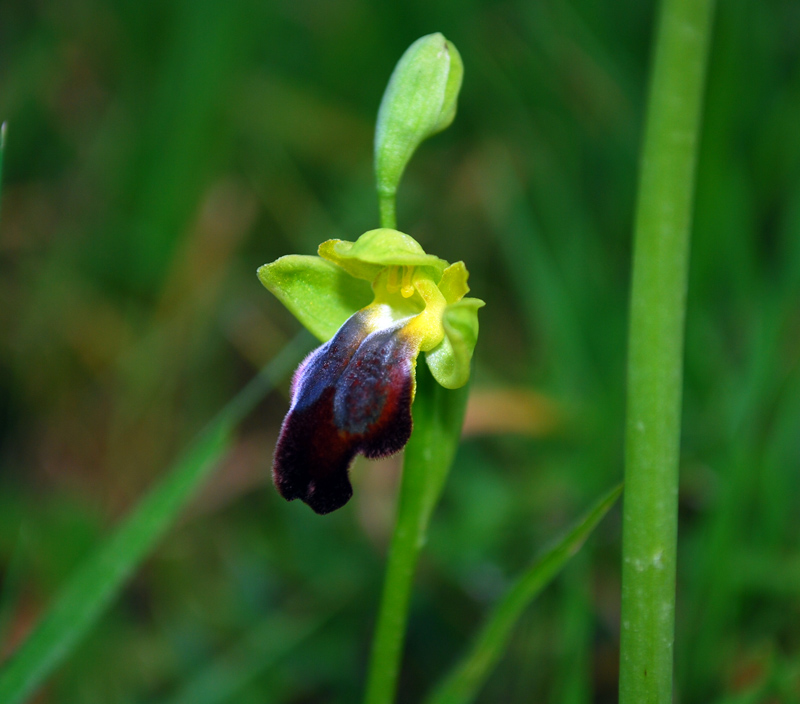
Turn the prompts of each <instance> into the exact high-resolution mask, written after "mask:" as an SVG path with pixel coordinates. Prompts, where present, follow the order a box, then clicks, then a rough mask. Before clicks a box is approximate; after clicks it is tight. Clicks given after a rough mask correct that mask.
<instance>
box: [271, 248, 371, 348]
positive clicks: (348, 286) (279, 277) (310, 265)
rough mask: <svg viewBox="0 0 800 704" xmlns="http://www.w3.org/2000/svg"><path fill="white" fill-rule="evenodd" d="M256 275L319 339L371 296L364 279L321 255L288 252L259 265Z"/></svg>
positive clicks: (331, 333)
mask: <svg viewBox="0 0 800 704" xmlns="http://www.w3.org/2000/svg"><path fill="white" fill-rule="evenodd" d="M258 278H259V280H260V281H261V283H262V284H264V286H265V287H266V288H267V289H268V290H269V291H270V292H271V293H273V294H274V295H275V297H276V298H277V299H278V300H279V301H280V302H281V303H283V305H285V306H286V307H287V308H288V309H289V311H290V312H291V313H292V314H293V315H294V316H295V318H297V319H298V320H299V321H300V322H301V323H302V324H303V326H304V327H306V328H307V329H308V330H309V331H310V332H311V334H312V335H314V336H315V337H317V338H319V339H320V340H322V342H326V341H327V340H330V338H332V337H333V336H334V335H335V334H336V331H337V330H338V329H339V328H340V327H341V326H342V324H343V323H344V322H345V321H346V320H347V319H348V318H349V317H350V316H351V315H353V313H356V312H357V311H359V310H361V309H362V308H364V307H365V306H367V305H369V304H370V303H371V302H372V298H373V293H372V288H371V287H370V285H369V284H368V283H367V282H366V281H362V280H361V279H357V278H353V277H352V276H350V274H349V273H348V272H346V271H345V270H344V269H342V268H341V267H338V266H336V265H335V264H332V263H331V262H329V261H326V260H325V259H322V258H320V257H314V256H304V255H300V254H289V255H287V256H285V257H281V258H280V259H276V260H275V261H274V262H272V263H271V264H264V266H262V267H259V269H258Z"/></svg>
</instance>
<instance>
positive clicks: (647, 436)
mask: <svg viewBox="0 0 800 704" xmlns="http://www.w3.org/2000/svg"><path fill="white" fill-rule="evenodd" d="M712 9H713V0H663V2H662V6H661V15H660V18H659V25H658V31H657V37H656V47H655V58H654V66H653V74H652V83H651V86H650V96H649V103H648V108H647V119H646V126H645V135H644V144H643V151H642V162H641V173H640V177H639V192H638V203H637V212H636V225H635V240H634V256H633V282H632V287H631V313H630V315H631V317H630V331H629V339H628V407H627V420H626V441H625V503H624V511H623V565H622V616H621V618H622V629H621V644H620V648H621V651H620V702H622V703H623V704H646V703H649V702H660V703H663V704H667V703H668V702H671V701H672V671H673V641H674V631H675V561H676V552H677V517H678V516H677V509H678V457H679V445H680V417H681V387H682V378H683V374H682V359H683V338H684V318H685V308H686V277H687V270H688V258H689V230H690V225H691V220H692V199H693V191H694V172H695V162H696V157H697V146H698V135H699V126H700V115H701V105H702V96H703V87H704V83H705V73H706V57H707V54H708V46H709V39H710V35H711V19H712Z"/></svg>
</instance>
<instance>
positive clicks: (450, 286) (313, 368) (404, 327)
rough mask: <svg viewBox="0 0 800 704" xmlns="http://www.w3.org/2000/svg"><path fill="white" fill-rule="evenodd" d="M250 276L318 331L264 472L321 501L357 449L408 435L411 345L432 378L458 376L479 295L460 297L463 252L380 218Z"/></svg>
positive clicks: (343, 497)
mask: <svg viewBox="0 0 800 704" xmlns="http://www.w3.org/2000/svg"><path fill="white" fill-rule="evenodd" d="M258 276H259V279H260V280H261V282H262V283H263V284H264V286H266V287H267V289H269V290H270V291H271V292H272V293H273V294H275V295H276V296H277V297H278V299H279V300H280V301H281V302H282V303H283V304H284V305H285V306H286V307H287V308H288V309H289V310H290V311H291V312H292V313H293V314H294V315H295V316H296V317H297V318H298V320H300V322H301V323H303V325H305V326H306V327H307V328H308V329H309V330H310V331H311V332H312V333H313V334H314V335H316V336H317V337H318V338H319V339H320V340H321V341H323V342H324V344H323V345H322V346H320V347H318V348H317V349H315V350H314V351H313V352H311V354H309V355H308V357H306V359H305V360H304V361H303V362H302V363H301V364H300V366H299V367H298V369H297V371H296V372H295V375H294V378H293V380H292V387H291V406H290V408H289V412H288V413H287V415H286V418H285V419H284V421H283V426H282V427H281V432H280V437H279V439H278V444H277V446H276V448H275V457H274V462H273V468H272V476H273V479H274V481H275V486H276V487H277V489H278V491H279V492H280V494H281V495H282V496H283V497H284V498H285V499H287V500H289V501H291V500H292V499H298V498H299V499H301V500H303V501H304V502H305V503H307V504H308V505H309V506H310V507H311V508H312V509H313V510H314V511H316V512H317V513H320V514H324V513H329V512H330V511H334V510H336V509H337V508H340V507H341V506H343V505H344V504H345V503H347V501H348V500H349V499H350V497H351V496H352V493H353V489H352V486H351V485H350V480H349V478H348V468H349V466H350V463H351V462H352V460H353V458H354V457H355V456H356V455H357V454H363V455H365V456H366V457H371V458H374V457H383V456H385V455H390V454H393V453H395V452H398V451H400V450H401V449H402V448H403V447H404V446H405V444H406V442H407V441H408V438H409V437H410V435H411V429H412V421H411V404H412V402H413V400H414V392H415V369H416V362H417V357H418V355H419V353H420V352H424V353H425V357H426V361H427V364H428V367H429V368H430V370H431V374H432V375H433V377H434V379H436V381H437V382H438V383H439V384H441V385H442V386H444V387H446V388H449V389H455V388H458V387H460V386H463V385H464V384H466V382H467V380H468V379H469V373H470V360H471V359H472V351H473V349H474V347H475V342H476V340H477V336H478V315H477V311H478V308H480V307H481V306H483V301H480V300H478V299H477V298H465V295H466V294H467V292H468V291H469V287H468V286H467V277H468V273H467V269H466V267H465V266H464V263H463V262H456V263H455V264H449V263H448V262H446V261H444V260H443V259H439V258H438V257H435V256H433V255H430V254H426V253H425V251H424V250H423V249H422V247H421V246H420V245H419V244H418V243H417V242H416V241H415V240H414V239H413V238H412V237H410V236H409V235H406V234H403V233H402V232H398V231H397V230H391V229H387V228H383V229H378V230H371V231H369V232H366V233H364V234H363V235H362V236H361V237H359V238H358V240H356V241H355V242H346V241H343V240H328V241H327V242H323V243H322V244H321V245H320V246H319V256H318V257H313V256H300V255H289V256H285V257H281V258H280V259H278V260H277V261H275V262H273V263H272V264H265V265H264V266H262V267H261V268H260V269H259V270H258ZM370 300H371V302H370Z"/></svg>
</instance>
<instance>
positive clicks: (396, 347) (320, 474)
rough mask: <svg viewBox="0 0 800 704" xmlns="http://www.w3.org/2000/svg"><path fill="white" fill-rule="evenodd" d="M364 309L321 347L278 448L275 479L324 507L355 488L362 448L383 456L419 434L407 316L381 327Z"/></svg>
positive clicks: (285, 492)
mask: <svg viewBox="0 0 800 704" xmlns="http://www.w3.org/2000/svg"><path fill="white" fill-rule="evenodd" d="M374 317H375V313H374V311H371V310H370V309H369V308H367V309H365V310H362V311H360V312H358V313H356V314H355V315H353V316H352V317H351V318H350V319H348V320H347V322H345V324H344V325H342V327H341V328H340V330H339V332H337V333H336V335H335V336H334V337H333V338H331V340H329V341H328V342H326V343H325V344H324V345H322V346H321V347H319V348H317V349H316V350H314V351H313V352H312V353H311V354H310V355H309V356H308V357H307V358H306V360H305V361H304V362H303V363H302V364H301V365H300V367H299V368H298V370H297V372H296V373H295V376H294V380H293V382H292V405H291V408H290V409H289V413H288V414H287V416H286V418H285V420H284V421H283V426H282V427H281V434H280V438H279V439H278V444H277V447H276V448H275V461H274V463H273V470H272V474H273V479H274V480H275V486H276V487H277V488H278V491H279V492H280V493H281V495H282V496H283V497H284V498H285V499H287V500H289V501H291V500H292V499H298V498H299V499H301V500H303V501H304V502H305V503H307V504H308V505H309V506H310V507H311V508H312V509H313V510H314V511H316V512H317V513H320V514H324V513H329V512H331V511H334V510H336V509H337V508H340V507H341V506H343V505H344V504H346V503H347V501H348V500H349V499H350V497H351V496H352V494H353V489H352V486H351V485H350V480H349V478H348V468H349V466H350V463H351V462H352V460H353V458H354V457H355V456H356V455H357V454H359V453H360V454H363V455H365V456H367V457H382V456H384V455H390V454H392V453H395V452H398V451H399V450H401V449H402V448H403V447H404V446H405V444H406V442H408V438H409V437H410V435H411V401H412V399H413V395H414V361H415V358H416V355H417V353H418V345H415V344H414V342H413V341H412V340H411V339H409V337H408V336H407V335H404V334H403V322H402V321H401V322H397V323H393V324H392V325H390V326H388V327H381V328H380V329H378V330H373V329H372V328H373V327H374V324H373V319H374Z"/></svg>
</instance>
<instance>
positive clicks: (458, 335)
mask: <svg viewBox="0 0 800 704" xmlns="http://www.w3.org/2000/svg"><path fill="white" fill-rule="evenodd" d="M484 305H486V304H485V303H484V302H483V301H482V300H480V299H479V298H464V299H462V300H460V301H459V302H458V303H453V304H452V305H449V306H447V308H446V309H445V311H444V316H443V319H442V324H443V326H444V339H443V340H442V341H441V342H440V343H439V344H438V345H437V346H436V347H434V348H433V349H432V350H431V351H430V352H427V353H426V355H425V359H426V360H427V362H428V367H429V368H430V370H431V374H432V375H433V378H434V379H436V381H437V382H439V384H441V385H442V386H444V387H445V388H446V389H458V388H460V387H462V386H464V384H466V383H467V381H469V371H470V362H471V361H472V352H473V350H474V349H475V343H476V342H477V341H478V309H479V308H482V307H483V306H484Z"/></svg>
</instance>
